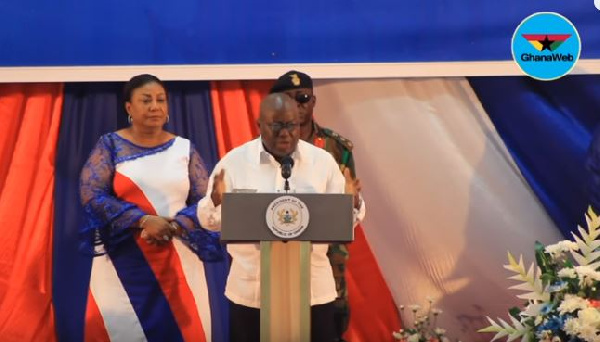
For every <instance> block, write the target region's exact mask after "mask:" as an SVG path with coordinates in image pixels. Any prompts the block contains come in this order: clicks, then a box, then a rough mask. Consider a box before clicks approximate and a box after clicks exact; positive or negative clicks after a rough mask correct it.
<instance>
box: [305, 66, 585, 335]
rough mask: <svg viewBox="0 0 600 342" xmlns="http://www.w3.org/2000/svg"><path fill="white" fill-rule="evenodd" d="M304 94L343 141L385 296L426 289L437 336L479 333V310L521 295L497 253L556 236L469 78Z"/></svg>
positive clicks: (415, 296) (413, 295)
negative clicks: (441, 331) (348, 143)
mask: <svg viewBox="0 0 600 342" xmlns="http://www.w3.org/2000/svg"><path fill="white" fill-rule="evenodd" d="M315 95H316V96H317V104H316V108H315V118H316V120H317V122H318V123H320V124H321V125H324V126H326V127H330V128H332V129H334V130H336V131H337V132H339V133H340V134H342V135H343V136H345V137H347V138H349V139H351V140H352V141H353V142H354V145H355V150H354V155H355V161H356V165H357V173H358V176H359V178H360V179H361V181H362V184H363V192H364V197H365V200H366V201H367V205H368V207H367V208H368V209H367V210H368V212H367V217H366V220H365V222H364V229H365V233H366V235H367V239H368V241H369V243H370V245H371V248H372V249H373V251H374V253H375V257H376V258H377V261H378V263H379V266H380V267H381V270H382V272H383V274H384V277H385V279H386V281H387V283H388V285H389V287H390V290H391V291H392V294H393V296H394V299H395V301H396V304H398V305H400V304H405V305H409V304H422V305H423V304H425V302H426V297H427V296H431V297H434V298H435V301H434V305H435V306H436V307H439V308H441V309H442V310H443V311H444V313H443V314H442V315H441V316H440V318H439V320H438V322H439V325H440V326H441V327H443V328H446V329H447V331H448V334H449V336H451V337H454V338H457V339H461V340H462V341H463V342H469V341H489V340H490V335H482V334H479V333H476V330H477V329H480V328H482V327H484V326H486V325H487V321H486V320H485V316H487V315H489V316H492V317H496V316H500V317H502V318H507V312H508V309H509V308H510V307H512V306H514V305H519V304H520V303H521V301H520V300H517V299H516V297H515V294H517V293H518V292H517V291H514V290H508V289H507V288H508V287H509V286H510V285H513V284H515V283H514V282H513V281H511V280H508V279H507V277H508V276H510V275H512V274H510V273H509V272H508V271H506V270H505V269H504V268H503V267H502V265H505V264H506V263H507V251H510V252H511V253H513V254H514V255H516V256H517V257H518V256H519V255H521V254H522V255H523V256H524V258H525V261H526V263H527V264H528V263H531V262H533V261H534V259H533V245H534V242H535V240H540V241H541V242H543V243H553V242H555V241H558V240H560V239H561V238H562V237H561V235H560V233H559V231H558V229H557V228H556V227H555V226H554V224H553V223H552V222H551V220H550V219H549V217H548V216H547V214H546V212H545V211H544V208H543V207H542V206H541V204H540V203H539V202H538V201H537V199H536V197H535V195H534V194H533V192H532V191H531V189H530V188H529V187H528V185H527V183H526V182H525V180H524V179H523V178H522V176H521V174H520V173H519V170H518V168H517V167H516V165H515V164H514V162H513V161H512V159H511V157H510V155H509V153H508V152H507V150H506V147H505V146H504V144H503V142H502V140H501V139H500V137H499V136H498V134H497V132H496V131H495V129H494V127H493V124H492V123H491V121H490V120H489V118H488V116H487V115H486V113H485V111H484V110H483V108H482V106H481V104H480V102H479V101H478V99H477V97H476V96H475V94H474V93H473V91H472V89H471V87H470V86H469V83H468V82H467V81H466V80H465V79H463V78H436V79H377V80H375V79H374V80H339V81H337V80H336V81H320V82H317V83H316V87H315ZM582 215H583V213H582ZM527 266H528V265H527ZM353 310H360V308H353ZM410 317H411V316H410V315H405V317H404V324H405V325H411V318H410Z"/></svg>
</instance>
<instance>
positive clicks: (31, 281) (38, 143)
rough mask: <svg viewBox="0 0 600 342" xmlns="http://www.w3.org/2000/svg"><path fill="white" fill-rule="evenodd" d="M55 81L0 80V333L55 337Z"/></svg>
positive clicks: (12, 337) (58, 95) (13, 337)
mask: <svg viewBox="0 0 600 342" xmlns="http://www.w3.org/2000/svg"><path fill="white" fill-rule="evenodd" d="M62 103H63V85H62V84H27V85H26V84H5V85H0V227H2V234H0V336H2V340H4V341H55V340H56V337H55V334H54V320H53V311H52V286H51V285H52V282H51V281H52V279H51V277H52V222H53V216H52V215H53V213H52V212H53V198H52V195H53V191H54V155H55V151H56V142H57V138H58V130H59V125H60V116H61V110H62Z"/></svg>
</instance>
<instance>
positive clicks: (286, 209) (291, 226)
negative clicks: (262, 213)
mask: <svg viewBox="0 0 600 342" xmlns="http://www.w3.org/2000/svg"><path fill="white" fill-rule="evenodd" d="M266 219H267V227H269V229H270V230H271V232H272V233H273V234H274V235H275V236H277V237H279V238H282V239H293V238H296V237H298V236H300V234H302V232H304V230H305V229H306V227H308V222H309V213H308V208H307V207H306V204H304V202H302V201H301V200H300V199H298V198H297V197H294V196H281V197H277V198H276V199H275V200H273V202H271V204H269V206H268V207H267V212H266Z"/></svg>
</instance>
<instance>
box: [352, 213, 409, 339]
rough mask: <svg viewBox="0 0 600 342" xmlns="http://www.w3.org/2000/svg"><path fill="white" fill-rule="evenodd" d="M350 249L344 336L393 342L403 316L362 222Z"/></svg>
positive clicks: (355, 231)
mask: <svg viewBox="0 0 600 342" xmlns="http://www.w3.org/2000/svg"><path fill="white" fill-rule="evenodd" d="M367 215H368V213H367ZM349 252H350V258H349V259H348V264H347V267H348V268H347V269H346V284H347V285H348V300H349V301H350V310H351V312H350V325H349V327H348V331H346V335H345V336H344V337H345V338H346V340H348V341H352V342H359V341H364V342H370V341H393V340H394V339H393V338H392V330H394V331H398V330H399V329H400V326H401V323H400V316H399V314H398V309H397V308H396V304H395V303H394V299H393V298H392V293H391V292H390V289H389V288H388V286H387V284H386V282H385V279H384V278H383V275H382V273H381V270H380V269H379V265H378V264H377V260H375V256H374V255H373V252H372V251H371V247H370V246H369V243H368V242H367V239H366V237H365V233H364V231H363V228H362V226H360V225H359V226H358V227H356V229H355V230H354V242H352V243H351V244H350V247H349Z"/></svg>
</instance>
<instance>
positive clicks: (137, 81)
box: [123, 74, 167, 103]
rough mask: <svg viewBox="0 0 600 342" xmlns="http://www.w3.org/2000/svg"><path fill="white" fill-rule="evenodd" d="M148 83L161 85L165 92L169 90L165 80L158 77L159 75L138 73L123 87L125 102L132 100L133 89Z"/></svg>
mask: <svg viewBox="0 0 600 342" xmlns="http://www.w3.org/2000/svg"><path fill="white" fill-rule="evenodd" d="M148 83H157V84H159V85H160V86H161V87H163V89H164V90H165V92H166V91H167V88H166V87H165V84H164V83H163V81H161V80H160V79H158V77H156V76H154V75H150V74H142V75H137V76H133V77H132V78H131V79H130V80H129V82H127V83H125V86H124V87H123V102H124V103H127V102H129V101H131V94H132V93H133V91H134V90H135V89H138V88H141V87H143V86H145V85H146V84H148Z"/></svg>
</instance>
